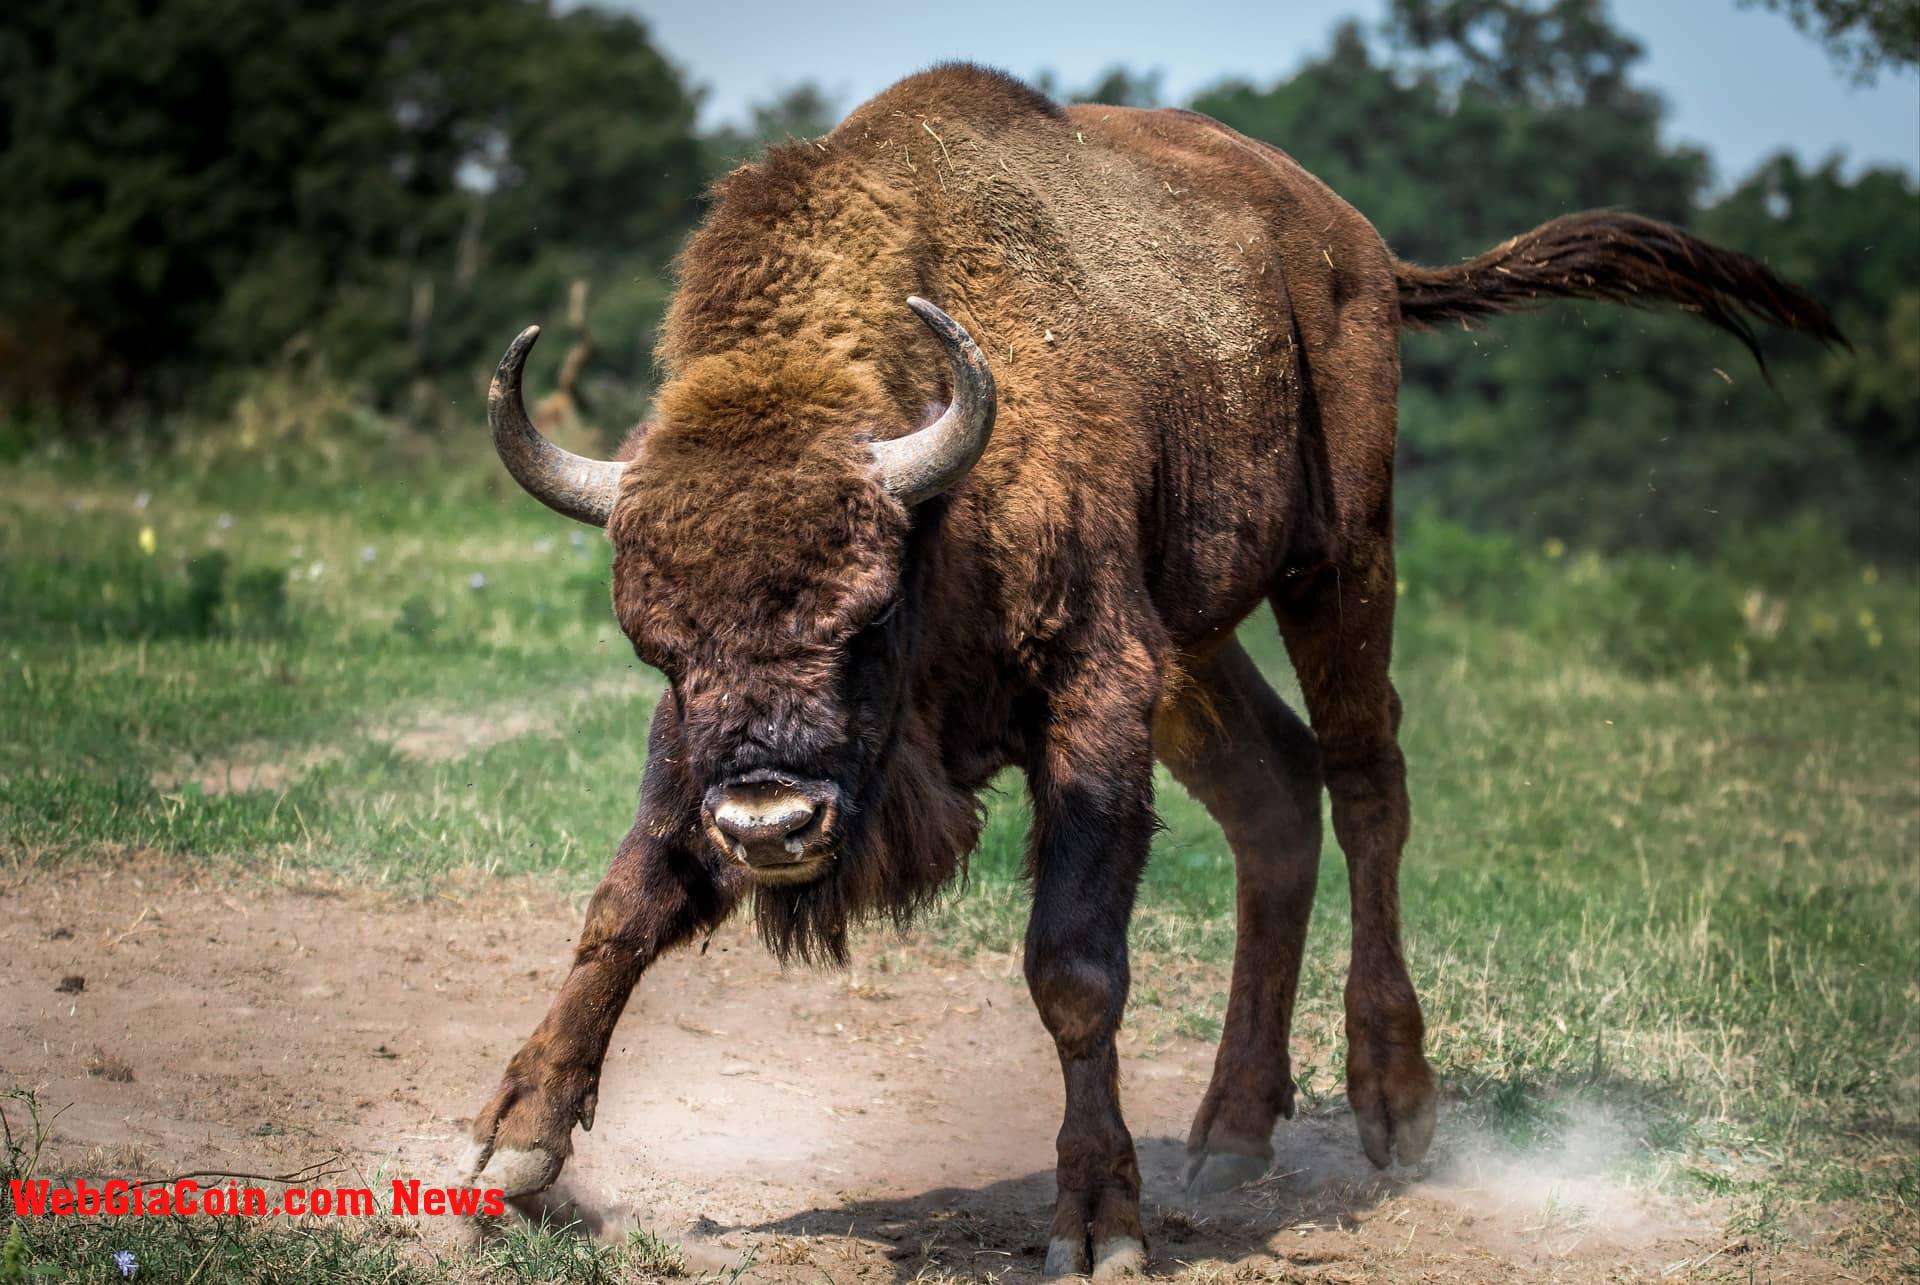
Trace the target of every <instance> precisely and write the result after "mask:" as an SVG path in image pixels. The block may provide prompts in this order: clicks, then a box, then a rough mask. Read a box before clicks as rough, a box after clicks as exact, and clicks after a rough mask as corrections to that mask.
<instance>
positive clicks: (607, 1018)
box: [461, 810, 733, 1197]
mask: <svg viewBox="0 0 1920 1285" xmlns="http://www.w3.org/2000/svg"><path fill="white" fill-rule="evenodd" d="M641 815H642V821H641V823H639V824H636V825H635V826H634V828H633V831H632V832H631V833H630V834H628V835H627V837H626V840H625V842H623V843H622V844H621V845H620V851H619V854H618V855H617V856H615V858H614V861H613V865H612V867H611V868H610V869H609V870H608V871H607V875H606V878H605V879H603V880H601V883H600V887H599V888H598V889H597V890H595V892H594V894H593V899H592V901H591V902H589V903H588V906H587V917H586V923H585V925H584V926H583V927H582V928H581V930H580V942H579V945H578V946H577V947H576V948H575V950H574V955H573V967H572V969H571V970H569V972H568V973H567V979H566V981H565V982H563V983H562V984H561V986H560V993H559V994H558V995H557V996H555V998H554V1001H553V1007H552V1008H550V1009H549V1010H548V1011H547V1015H546V1017H545V1018H543V1019H542V1020H541V1022H540V1025H539V1026H538V1027H536V1028H535V1029H534V1032H533V1034H532V1035H531V1036H530V1037H528V1039H527V1042H526V1043H525V1044H523V1045H522V1046H521V1047H520V1051H519V1052H518V1053H515V1054H514V1055H513V1058H512V1060H511V1061H509V1062H508V1063H507V1070H506V1074H505V1075H504V1076H502V1077H501V1080H500V1087H499V1088H498V1089H496V1090H495V1091H494V1094H493V1097H492V1098H490V1099H489V1100H488V1102H487V1104H486V1106H485V1107H484V1108H483V1109H482V1110H481V1112H480V1115H479V1117H478V1118H477V1119H476V1120H475V1121H474V1123H473V1135H472V1144H471V1146H470V1147H469V1149H468V1151H467V1154H466V1157H465V1159H464V1161H463V1163H462V1166H461V1168H462V1171H463V1172H464V1173H465V1174H466V1175H468V1177H469V1178H470V1179H471V1180H472V1181H473V1182H474V1183H475V1185H479V1186H486V1187H498V1188H500V1189H501V1190H503V1191H505V1192H506V1193H507V1195H508V1196H510V1197H512V1196H526V1195H532V1194H534V1193H536V1192H540V1191H544V1190H546V1189H547V1188H548V1187H550V1186H552V1185H553V1182H554V1180H555V1179H556V1178H558V1177H559V1176H560V1169H561V1166H562V1165H564V1164H565V1163H566V1160H567V1157H568V1156H569V1155H571V1154H572V1153H573V1126H574V1125H575V1124H576V1123H577V1124H578V1125H579V1126H580V1127H581V1128H583V1129H591V1128H593V1113H594V1107H595V1105H596V1103H597V1101H598V1098H599V1088H600V1064H601V1062H602V1060H604V1059H605V1057H606V1054H607V1042H608V1041H609V1040H611V1039H612V1038H613V1028H614V1024H615V1023H617V1022H618V1021H619V1020H620V1013H621V1010H623V1009H624V1008H625V1007H626V1004H627V997H628V996H629V995H631V994H632V992H633V987H634V984H635V983H636V982H638V981H639V980H640V974H641V973H642V972H644V971H645V970H646V969H647V967H648V965H650V964H652V963H653V961H654V960H655V959H657V958H659V956H660V955H661V953H662V952H664V951H666V950H669V949H671V948H672V947H674V946H676V945H679V944H680V943H682V942H684V941H686V940H687V939H689V938H690V937H692V936H693V935H694V934H695V933H696V932H699V931H700V930H702V929H704V928H708V927H710V926H712V925H714V924H716V923H718V922H719V921H720V920H721V919H722V918H724V917H725V915H726V913H727V910H728V909H729V908H730V906H731V905H732V902H733V898H732V896H731V895H729V894H728V893H727V891H726V890H725V887H724V885H723V883H722V882H721V880H720V879H719V878H717V877H716V874H715V872H714V871H712V870H710V869H709V868H708V867H707V866H706V865H705V864H704V863H703V862H701V861H700V860H699V859H698V858H696V857H694V856H692V855H691V854H689V853H686V852H684V851H681V850H680V849H678V848H675V847H673V846H670V845H669V844H666V843H663V842H662V841H661V840H659V839H657V838H655V837H653V836H652V835H650V834H649V833H648V831H647V826H646V824H645V817H646V813H645V811H644V810H643V811H642V814H641Z"/></svg>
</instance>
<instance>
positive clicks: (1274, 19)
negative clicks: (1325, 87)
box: [602, 0, 1920, 188]
mask: <svg viewBox="0 0 1920 1285" xmlns="http://www.w3.org/2000/svg"><path fill="white" fill-rule="evenodd" d="M602 2H603V3H608V4H611V5H614V6H616V7H620V8H624V9H626V10H628V11H631V12H635V13H638V14H640V15H641V16H642V17H644V18H646V19H647V21H648V24H649V25H650V27H651V28H652V30H653V33H654V36H655V39H656V41H657V43H658V44H659V45H660V46H661V47H662V48H663V49H664V50H665V51H666V52H667V54H668V55H669V56H670V57H671V58H673V59H674V61H675V62H676V63H678V65H679V66H680V67H681V68H682V69H683V70H684V71H685V72H686V73H687V74H688V75H689V77H690V78H691V80H692V81H693V82H694V83H695V84H698V85H703V86H705V87H706V89H707V98H706V101H705V104H704V107H703V114H702V121H703V123H705V124H709V125H711V124H717V123H720V122H723V121H728V120H738V119H741V118H742V117H744V115H745V110H746V108H747V106H748V104H750V103H753V102H756V101H760V100H764V99H767V98H770V97H773V96H774V95H775V94H777V93H778V92H779V91H780V90H782V89H785V88H788V87H790V86H792V85H795V84H797V83H799V82H802V81H806V80H813V81H815V82H817V83H819V84H820V85H821V86H822V87H823V88H824V89H826V90H827V91H828V92H829V93H831V94H832V95H833V96H834V97H835V99H836V101H837V103H838V105H839V107H840V108H842V109H843V110H844V109H846V108H850V107H852V106H854V105H855V104H857V103H859V102H861V101H863V100H864V99H866V98H868V97H870V96H872V95H873V94H874V93H877V92H878V91H879V90H881V89H883V88H885V87H886V86H887V85H888V84H891V83H892V82H893V81H895V80H898V79H899V78H900V77H902V76H905V75H908V74H909V73H911V72H914V71H917V70H919V69H920V68H922V67H925V66H927V65H928V64H930V63H933V62H938V61H941V60H943V59H949V58H965V59H970V60H972V61H976V62H984V63H988V64H991V65H994V66H998V67H1003V68H1005V69H1006V70H1008V71H1011V72H1013V73H1015V74H1016V75H1021V76H1026V77H1032V76H1034V75H1035V74H1036V73H1038V72H1039V71H1041V70H1042V69H1046V68H1051V69H1052V70H1053V71H1054V72H1055V73H1056V74H1057V77H1058V83H1059V84H1061V85H1063V86H1066V87H1068V88H1074V87H1078V86H1081V85H1085V84H1089V83H1091V82H1092V81H1093V80H1094V79H1095V78H1096V77H1097V76H1098V75H1099V73H1100V72H1102V71H1104V70H1105V69H1106V68H1108V67H1111V66H1113V65H1114V64H1116V63H1119V64H1124V65H1126V66H1128V67H1130V68H1133V69H1135V70H1138V71H1152V70H1156V69H1157V70H1159V71H1160V72H1161V73H1162V74H1163V76H1164V80H1163V82H1162V87H1163V92H1164V94H1165V96H1166V98H1167V100H1168V101H1169V102H1175V103H1177V102H1182V101H1185V100H1186V99H1187V98H1189V97H1190V96H1192V94H1193V93H1194V92H1195V91H1196V90H1199V89H1201V88H1203V87H1205V86H1206V85H1209V84H1211V83H1212V82H1214V81H1217V80H1220V79H1222V78H1224V77H1228V76H1236V77H1241V78H1245V79H1250V80H1253V81H1255V82H1256V83H1263V82H1267V81H1271V80H1273V79H1275V78H1277V77H1279V76H1282V75H1285V74H1286V73H1288V72H1290V71H1292V70H1293V69H1294V68H1295V67H1297V66H1298V65H1299V64H1300V63H1301V62H1303V61H1305V60H1306V59H1307V58H1309V57H1312V56H1314V55H1317V54H1319V53H1321V52H1323V51H1324V50H1325V49H1326V48H1327V46H1328V38H1329V35H1330V33H1331V31H1332V29H1333V27H1334V24H1335V23H1336V22H1338V21H1339V20H1340V19H1342V18H1345V17H1355V18H1359V19H1360V20H1361V21H1362V22H1365V23H1368V24H1369V25H1372V24H1376V23H1378V22H1379V21H1380V19H1381V18H1382V17H1383V16H1384V14H1385V9H1386V6H1385V3H1384V0H1216V2H1213V3H1203V2H1201V0H1150V2H1149V0H1098V2H1097V3H1096V2H1092V0H1063V2H1055V0H968V2H967V3H964V4H954V5H940V4H927V3H902V2H901V0H828V3H824V4H821V3H813V4H795V3H791V0H602ZM1613 13H1614V17H1615V20H1616V21H1617V22H1618V23H1619V25H1621V26H1622V27H1624V28H1625V29H1626V30H1628V31H1630V32H1631V33H1633V34H1634V35H1635V36H1637V37H1638V38H1639V39H1640V41H1641V43H1642V44H1643V45H1645V46H1646V49H1647V59H1646V61H1645V62H1644V63H1642V64H1641V71H1640V78H1641V80H1642V81H1643V82H1644V83H1647V84H1650V85H1652V86H1653V87H1655V88H1656V89H1658V90H1659V91H1660V92H1661V93H1662V94H1664V95H1665V96H1666V99H1667V102H1668V105H1669V107H1670V109H1671V112H1670V124H1669V130H1670V136H1671V138H1672V139H1673V140H1674V141H1679V142H1688V143H1695V144H1699V145H1702V146H1704V147H1705V148H1706V150H1707V151H1708V153H1709V154H1710V155H1712V156H1713V158H1714V160H1715V163H1716V166H1717V169H1716V186H1718V187H1722V188H1724V187H1728V186H1731V185H1732V184H1733V183H1735V182H1737V181H1738V180H1739V179H1740V178H1742V177H1743V176H1745V175H1746V174H1747V173H1748V172H1749V171H1751V170H1752V169H1753V167H1754V166H1755V165H1757V164H1758V163H1759V162H1760V161H1761V160H1762V159H1764V158H1765V157H1767V156H1770V155H1772V154H1773V153H1775V152H1777V151H1779V150H1781V149H1782V148H1786V149H1788V150H1791V151H1793V152H1796V153H1798V154H1799V155H1800V156H1801V157H1802V158H1803V159H1805V160H1808V161H1819V160H1823V159H1825V158H1826V157H1827V156H1829V155H1830V154H1832V153H1835V152H1838V153H1841V154H1843V155H1844V157H1845V158H1846V160H1847V162H1848V166H1847V168H1848V170H1849V172H1851V171H1853V170H1855V169H1858V168H1860V167H1861V166H1864V165H1868V164H1882V165H1896V166H1899V167H1901V168H1904V169H1905V170H1907V171H1908V172H1909V173H1916V172H1920V74H1916V73H1915V72H1913V71H1911V70H1909V71H1906V72H1903V73H1890V72H1887V71H1882V72H1881V73H1880V77H1879V81H1878V83H1877V84H1875V85H1872V86H1868V87H1861V86H1858V85H1855V84H1854V83H1852V82H1851V80H1850V79H1849V78H1848V77H1847V75H1846V74H1845V73H1843V72H1842V71H1840V70H1837V69H1836V68H1835V66H1834V64H1833V62H1832V60H1831V59H1830V58H1829V57H1828V55H1827V51H1826V49H1825V47H1824V46H1822V45H1821V44H1819V43H1818V42H1817V41H1815V40H1812V39H1810V38H1809V37H1807V36H1805V35H1803V34H1802V33H1801V32H1800V31H1799V30H1798V29H1797V28H1795V27H1794V26H1793V24H1792V23H1790V22H1788V21H1787V19H1786V18H1785V17H1783V16H1782V15H1780V14H1778V13H1775V12H1773V11H1771V10H1767V9H1759V8H1747V7H1743V6H1741V5H1739V4H1737V3H1735V0H1613ZM1277 141H1279V142H1280V143H1281V144H1282V145H1283V146H1284V145H1285V140H1284V139H1281V140H1277Z"/></svg>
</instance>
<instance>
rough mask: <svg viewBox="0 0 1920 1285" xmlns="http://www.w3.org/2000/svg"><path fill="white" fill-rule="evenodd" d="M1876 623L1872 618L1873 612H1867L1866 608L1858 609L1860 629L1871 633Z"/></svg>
mask: <svg viewBox="0 0 1920 1285" xmlns="http://www.w3.org/2000/svg"><path fill="white" fill-rule="evenodd" d="M1877 623H1879V622H1878V621H1876V620H1875V619H1874V618H1873V612H1872V611H1871V610H1869V609H1868V608H1866V607H1862V608H1861V609H1860V627H1861V628H1862V629H1864V630H1866V631H1867V632H1868V633H1872V632H1873V627H1874V625H1875V624H1877Z"/></svg>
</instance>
